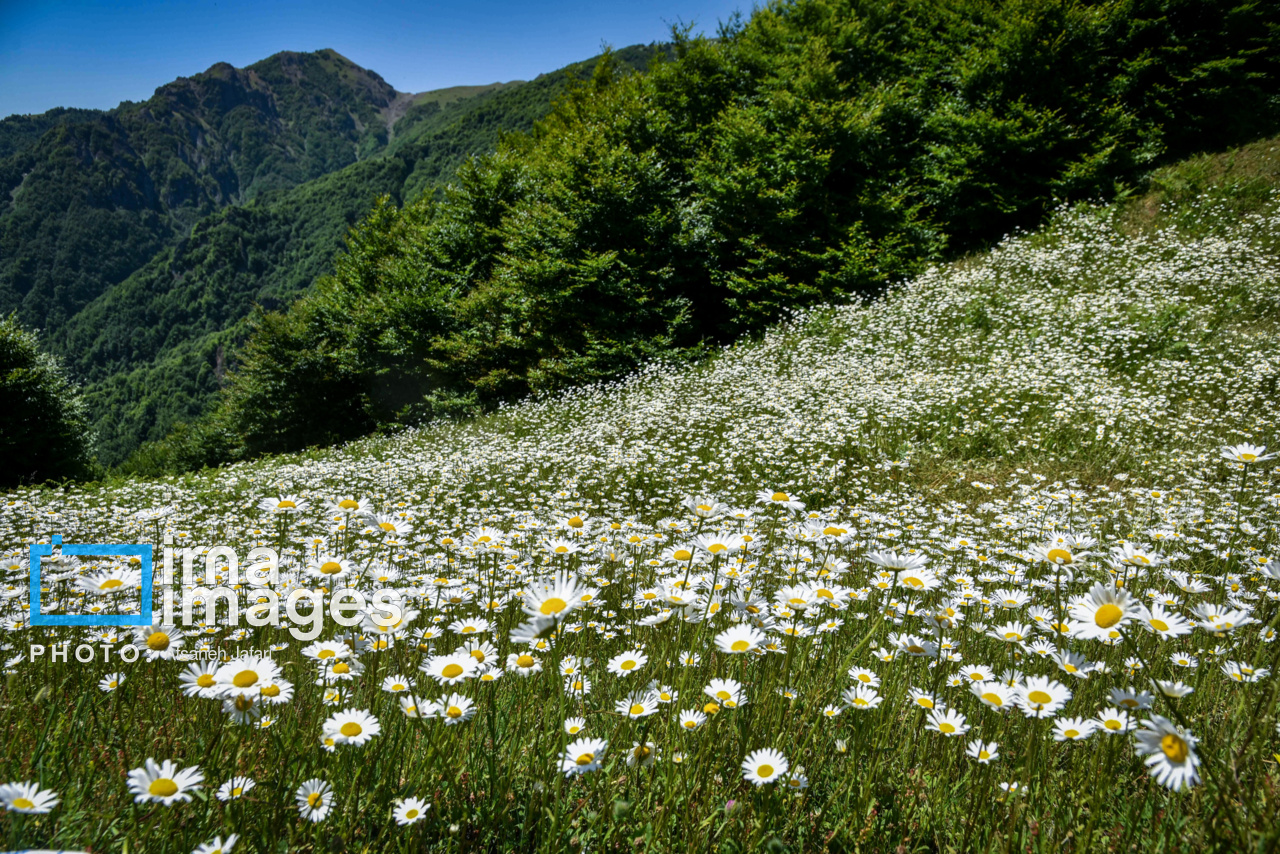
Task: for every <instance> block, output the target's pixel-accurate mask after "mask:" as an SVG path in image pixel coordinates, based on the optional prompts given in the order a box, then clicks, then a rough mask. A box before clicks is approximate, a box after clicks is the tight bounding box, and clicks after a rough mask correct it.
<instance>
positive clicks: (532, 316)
mask: <svg viewBox="0 0 1280 854" xmlns="http://www.w3.org/2000/svg"><path fill="white" fill-rule="evenodd" d="M1278 22H1280V10H1278V9H1277V7H1275V6H1274V5H1273V4H1268V3H1262V2H1238V1H1237V0H1217V1H1216V2H1213V0H1211V2H1200V0H1196V2H1191V1H1190V0H1113V2H1084V0H1066V1H1065V2H1064V0H1020V2H1012V3H994V2H982V0H946V2H936V0H794V2H780V3H773V4H771V5H769V6H768V7H767V8H765V9H761V10H759V11H757V12H756V13H754V14H753V15H752V16H751V18H750V19H749V20H742V19H737V20H735V21H732V22H730V23H729V24H727V25H726V26H724V27H723V28H722V32H721V33H720V38H718V39H715V40H708V39H705V38H690V37H688V36H687V34H684V33H676V38H675V48H674V53H675V55H674V57H673V59H672V60H671V61H669V62H666V63H662V64H659V65H658V66H656V67H655V68H653V69H652V70H651V71H650V72H649V73H647V74H644V75H631V76H624V75H617V74H614V73H613V71H612V63H609V62H602V63H600V64H599V65H598V66H597V68H596V72H595V74H594V77H593V79H592V80H591V81H590V82H589V83H587V84H584V85H583V86H580V87H578V88H576V89H575V90H574V91H573V92H572V93H571V94H570V95H568V96H566V97H565V98H563V99H562V100H561V101H560V102H559V104H558V106H557V108H556V110H555V111H554V112H553V113H552V114H551V115H550V116H549V117H548V118H547V119H545V120H544V121H542V122H540V123H539V124H538V125H537V127H536V129H535V130H534V132H533V133H532V134H529V135H524V136H519V137H510V138H507V139H506V140H504V142H503V144H502V145H501V146H499V148H498V150H497V151H496V152H495V153H494V154H493V155H491V156H488V157H485V158H483V159H480V160H478V161H475V162H471V163H468V164H467V165H465V166H464V167H463V168H462V169H461V170H460V171H459V173H458V179H457V182H456V184H455V185H454V186H452V187H451V188H450V189H449V190H447V191H446V192H445V193H444V194H443V196H442V197H440V198H436V197H425V198H423V199H421V200H419V201H416V202H412V203H410V204H407V205H404V206H397V205H396V204H394V203H393V202H392V201H391V200H385V201H384V202H383V203H382V204H380V205H379V207H378V208H377V209H376V210H375V211H374V212H373V214H372V215H371V216H370V217H369V218H368V219H367V220H366V221H365V222H364V223H363V224H362V225H361V226H360V227H359V228H358V229H357V230H356V231H355V232H353V233H352V235H351V236H350V237H349V238H348V241H347V247H346V251H345V253H344V254H343V255H342V256H341V257H340V258H339V259H338V260H337V263H336V269H335V271H334V274H333V275H332V276H328V277H326V278H324V279H322V280H321V282H320V283H319V284H318V286H317V287H316V289H315V290H314V291H313V292H312V293H310V294H308V295H307V296H305V297H303V298H302V299H300V300H299V301H298V302H296V303H295V304H293V305H292V306H291V307H290V308H289V309H288V310H286V311H282V312H265V313H261V314H259V315H258V316H256V317H255V319H254V332H253V335H252V337H251V338H250V339H249V341H248V343H247V345H246V346H245V348H244V350H243V352H242V354H241V362H240V365H239V367H238V368H237V369H236V370H235V371H234V372H233V373H232V374H230V375H229V377H228V382H227V386H226V388H225V389H224V391H223V393H222V396H221V399H220V403H219V406H218V408H217V410H216V411H215V412H214V413H213V414H212V415H211V416H209V417H208V418H206V419H203V420H201V421H199V422H197V423H196V424H194V425H192V426H190V427H185V428H184V429H183V430H182V431H181V433H180V435H177V436H174V437H172V438H171V439H170V440H169V441H166V442H163V443H158V444H153V445H150V446H148V447H146V448H144V450H143V451H142V452H141V453H140V455H139V456H138V457H137V458H136V459H135V460H134V463H133V467H134V468H136V469H137V470H155V469H164V468H171V467H178V468H181V467H190V466H195V465H202V464H210V463H216V462H221V461H225V460H230V459H237V458H242V457H247V456H252V455H255V454H260V453H267V452H278V451H289V450H296V449H299V448H302V447H305V446H308V445H313V444H326V443H332V442H338V441H342V440H346V439H351V438H354V437H357V436H360V435H363V434H365V433H368V432H370V431H374V430H394V429H398V428H400V427H403V426H405V425H412V424H418V423H422V422H424V421H427V420H429V419H432V418H436V417H441V416H445V415H451V414H459V413H469V412H474V411H477V410H479V409H481V408H483V407H485V406H488V405H491V404H493V403H495V402H498V401H502V400H509V399H512V398H515V397H519V396H521V395H524V394H527V393H529V392H542V391H548V390H553V389H557V388H561V387H564V386H568V385H572V384H577V383H584V382H590V381H593V380H598V379H601V378H606V377H611V376H615V375H617V374H619V373H620V372H623V371H626V370H629V369H630V368H632V367H634V366H635V365H637V364H639V363H640V362H642V361H643V360H645V359H648V358H652V357H657V356H664V357H667V356H673V355H675V356H679V355H681V354H688V353H690V352H697V351H698V349H699V348H700V347H704V346H705V345H707V344H708V343H719V342H725V341H729V340H731V339H733V338H734V337H735V336H740V335H743V334H751V333H753V332H756V331H758V330H760V329H762V328H763V327H764V326H765V325H766V324H768V323H770V322H771V321H773V320H775V319H777V318H778V317H780V316H782V315H783V314H784V313H785V312H787V311H789V310H791V309H793V308H799V307H803V306H806V305H810V304H813V303H817V302H826V301H844V300H849V299H852V298H857V297H866V296H872V295H875V294H877V293H880V292H881V291H882V290H883V289H884V288H885V287H886V286H887V285H888V284H889V283H891V282H893V281H894V280H897V279H900V278H902V277H904V276H908V275H911V274H912V273H915V272H917V271H919V270H920V269H921V268H922V267H923V266H924V265H926V264H929V263H932V262H935V261H937V260H940V259H945V258H948V257H955V256H957V255H959V254H961V253H965V252H969V251H973V250H975V249H978V248H981V247H983V246H986V245H989V244H990V243H992V242H993V241H995V240H998V239H999V238H1000V237H1001V236H1002V235H1004V234H1006V233H1008V232H1010V231H1011V230H1013V229H1017V228H1029V227H1033V226H1034V225H1036V224H1037V223H1038V222H1040V221H1041V220H1042V219H1043V218H1044V217H1045V215H1046V213H1047V212H1048V211H1049V210H1050V209H1052V208H1053V207H1054V206H1056V205H1058V204H1060V203H1061V202H1063V201H1067V200H1078V199H1098V200H1106V199H1111V198H1114V197H1115V196H1116V195H1117V193H1119V192H1122V191H1124V190H1125V189H1126V188H1128V187H1131V186H1133V185H1135V184H1137V183H1138V182H1140V181H1141V180H1142V178H1143V176H1144V175H1145V174H1146V173H1147V172H1149V171H1150V170H1151V169H1152V168H1153V167H1155V166H1157V165H1159V164H1161V163H1164V162H1169V161H1172V160H1176V159H1179V158H1182V157H1185V156H1186V155H1188V154H1191V153H1194V152H1197V151H1205V150H1214V149H1221V148H1225V147H1227V146H1230V145H1232V144H1235V143H1239V142H1241V141H1245V140H1248V139H1251V138H1255V137H1258V136H1261V135H1264V134H1267V133H1269V132H1271V131H1273V130H1274V129H1275V128H1276V126H1277V119H1278V116H1280V103H1278V102H1277V98H1276V96H1275V93H1276V92H1277V91H1280V88H1278V86H1277V83H1278V82H1280V80H1278V76H1277V75H1278V73H1280V69H1278V68H1277V61H1278V59H1280V50H1277V47H1278V45H1277V37H1278V35H1277V34H1278V31H1277V23H1278ZM850 381H851V382H852V381H856V378H850ZM672 417H678V411H677V408H676V404H675V403H674V402H673V416H672Z"/></svg>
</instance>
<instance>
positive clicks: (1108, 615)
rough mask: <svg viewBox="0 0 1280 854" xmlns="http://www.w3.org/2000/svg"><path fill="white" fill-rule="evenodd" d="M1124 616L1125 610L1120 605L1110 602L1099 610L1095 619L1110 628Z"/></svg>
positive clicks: (1104, 626)
mask: <svg viewBox="0 0 1280 854" xmlns="http://www.w3.org/2000/svg"><path fill="white" fill-rule="evenodd" d="M1123 616H1124V612H1123V611H1121V610H1120V606H1118V605H1113V604H1112V603H1110V602H1108V603H1107V604H1105V605H1103V606H1102V607H1101V608H1099V609H1098V610H1097V612H1096V613H1095V614H1094V615H1093V621H1094V622H1095V623H1097V624H1098V625H1099V626H1100V627H1101V628H1104V629H1109V628H1111V627H1112V626H1114V625H1115V624H1116V623H1118V622H1120V618H1121V617H1123Z"/></svg>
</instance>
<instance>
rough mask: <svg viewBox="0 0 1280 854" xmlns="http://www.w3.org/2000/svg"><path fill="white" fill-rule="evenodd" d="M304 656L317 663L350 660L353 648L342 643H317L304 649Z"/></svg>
mask: <svg viewBox="0 0 1280 854" xmlns="http://www.w3.org/2000/svg"><path fill="white" fill-rule="evenodd" d="M302 654H303V655H305V656H306V657H307V658H314V659H315V660H316V661H329V660H331V659H335V658H350V657H351V647H349V646H347V645H346V644H345V643H342V642H340V641H317V642H315V643H313V644H311V645H310V646H307V647H304V648H303V650H302Z"/></svg>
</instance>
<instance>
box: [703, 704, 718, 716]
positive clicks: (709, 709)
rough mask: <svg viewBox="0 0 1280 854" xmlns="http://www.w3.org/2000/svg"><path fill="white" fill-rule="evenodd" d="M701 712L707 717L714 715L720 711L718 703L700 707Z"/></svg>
mask: <svg viewBox="0 0 1280 854" xmlns="http://www.w3.org/2000/svg"><path fill="white" fill-rule="evenodd" d="M702 711H704V712H706V713H707V714H708V715H714V714H715V713H716V712H718V711H720V705H719V704H718V703H707V704H706V705H705V706H703V707H702Z"/></svg>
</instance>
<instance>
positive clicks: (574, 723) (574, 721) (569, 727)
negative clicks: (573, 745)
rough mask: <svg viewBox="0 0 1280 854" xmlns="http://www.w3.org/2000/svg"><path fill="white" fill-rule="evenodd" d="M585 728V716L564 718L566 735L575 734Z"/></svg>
mask: <svg viewBox="0 0 1280 854" xmlns="http://www.w3.org/2000/svg"><path fill="white" fill-rule="evenodd" d="M586 728H587V719H586V718H565V719H564V731H565V734H566V735H577V734H578V733H580V732H582V731H583V730H584V729H586Z"/></svg>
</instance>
